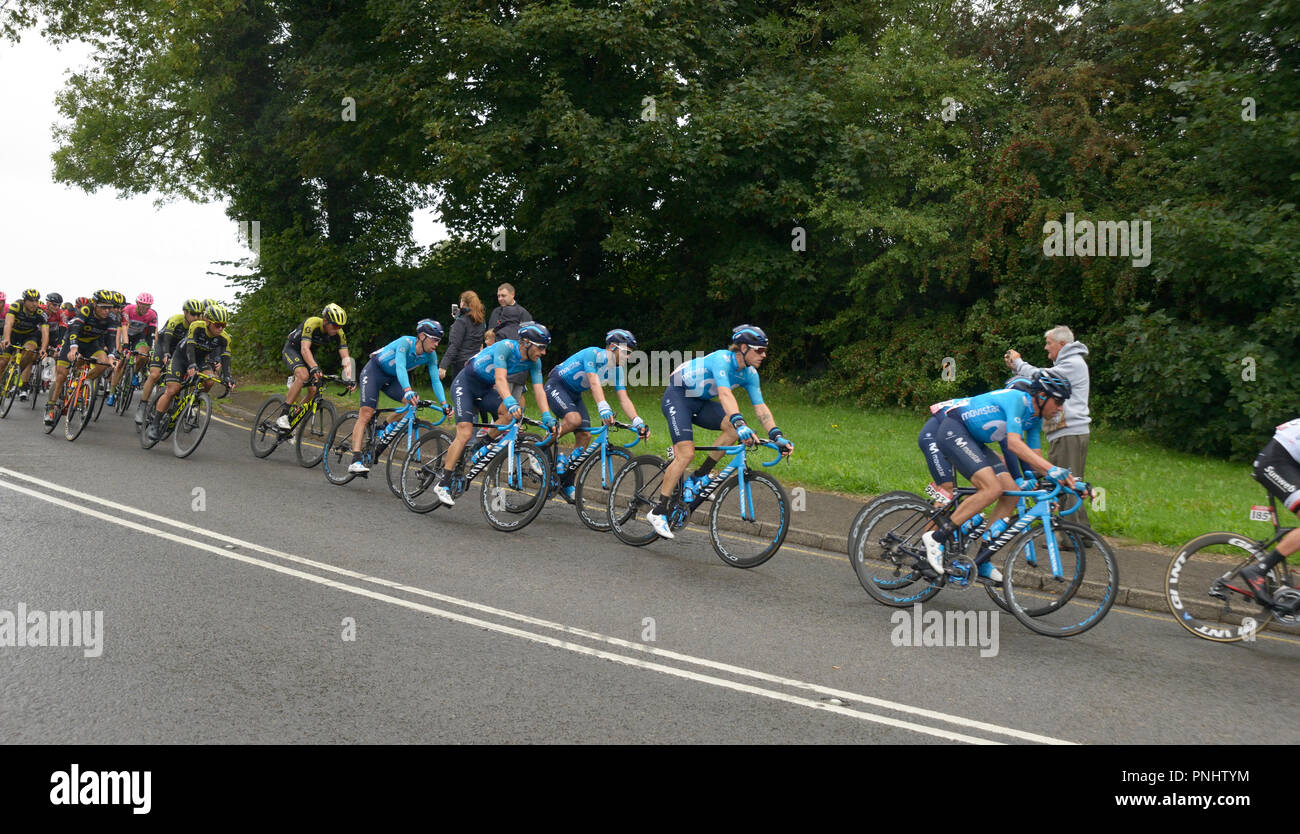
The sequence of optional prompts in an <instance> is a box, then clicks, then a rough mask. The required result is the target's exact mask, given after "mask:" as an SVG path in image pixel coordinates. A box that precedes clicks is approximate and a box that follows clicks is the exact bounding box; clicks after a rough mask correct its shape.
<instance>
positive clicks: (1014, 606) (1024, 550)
mask: <svg viewBox="0 0 1300 834" xmlns="http://www.w3.org/2000/svg"><path fill="white" fill-rule="evenodd" d="M1052 527H1053V531H1052V533H1054V534H1055V535H1056V536H1057V540H1058V541H1061V540H1062V539H1064V540H1065V541H1067V542H1069V544H1067V545H1064V546H1061V547H1060V558H1061V570H1060V573H1061V575H1060V576H1059V577H1057V576H1056V574H1055V573H1054V572H1053V571H1052V570H1051V567H1050V562H1051V560H1050V557H1049V554H1048V549H1047V544H1048V543H1047V535H1051V534H1052V533H1045V532H1044V530H1043V528H1042V527H1033V528H1030V529H1029V530H1026V531H1025V532H1023V533H1021V534H1020V535H1019V536H1016V537H1015V538H1014V539H1012V541H1011V542H1010V543H1009V544H1008V545H1007V550H1009V551H1010V555H1009V556H1008V557H1007V563H1006V567H1004V568H1003V569H1002V593H1003V594H1004V595H1005V597H1006V601H1007V605H1009V606H1010V607H1011V613H1012V614H1014V615H1015V616H1016V619H1017V620H1019V621H1020V622H1022V623H1024V625H1025V627H1026V628H1028V629H1030V630H1031V631H1035V632H1037V633H1039V634H1044V635H1046V636H1048V637H1071V636H1073V635H1076V634H1082V633H1083V632H1085V631H1087V630H1088V629H1090V628H1092V627H1093V626H1095V625H1097V623H1099V622H1101V620H1102V618H1103V617H1105V616H1106V613H1107V612H1108V611H1110V609H1111V606H1113V605H1114V604H1115V597H1116V596H1117V595H1118V594H1119V563H1118V562H1117V561H1116V560H1115V552H1114V551H1113V550H1111V548H1110V545H1109V544H1108V543H1107V542H1106V540H1105V539H1103V538H1102V537H1101V536H1099V535H1097V534H1096V533H1094V532H1093V531H1092V530H1091V529H1089V528H1087V527H1084V526H1082V525H1079V524H1070V523H1068V522H1054V523H1053V524H1052ZM1030 543H1032V544H1033V547H1030V546H1029V545H1030Z"/></svg>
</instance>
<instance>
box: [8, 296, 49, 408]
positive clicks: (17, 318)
mask: <svg viewBox="0 0 1300 834" xmlns="http://www.w3.org/2000/svg"><path fill="white" fill-rule="evenodd" d="M10 345H15V346H19V347H21V348H22V350H23V353H22V355H21V358H20V359H19V367H20V368H21V369H22V391H23V394H24V395H26V393H27V384H28V380H29V379H30V378H31V373H32V363H33V362H34V361H35V360H36V357H37V355H38V353H37V352H38V351H39V352H40V353H44V352H45V351H46V349H47V348H49V346H50V325H49V319H47V318H46V316H45V311H44V310H42V309H41V294H40V293H39V292H37V291H36V290H24V291H23V294H22V297H21V298H20V299H19V300H18V301H15V302H13V303H12V304H10V305H9V307H8V309H7V310H5V319H4V333H3V335H0V379H2V378H3V377H4V372H5V368H7V367H8V366H9V361H10V359H9V357H10V352H9V346H10ZM23 399H24V400H25V399H27V397H26V396H24V397H23Z"/></svg>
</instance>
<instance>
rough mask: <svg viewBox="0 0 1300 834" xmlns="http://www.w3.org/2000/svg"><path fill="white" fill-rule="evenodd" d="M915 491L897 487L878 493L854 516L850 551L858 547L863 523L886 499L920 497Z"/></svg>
mask: <svg viewBox="0 0 1300 834" xmlns="http://www.w3.org/2000/svg"><path fill="white" fill-rule="evenodd" d="M919 497H920V496H918V495H916V494H915V493H911V492H907V491H906V490H901V489H896V490H894V491H893V492H885V493H881V494H880V495H877V496H876V497H875V498H873V499H871V500H870V501H868V502H867V503H866V505H865V506H864V507H863V508H862V509H860V510H858V514H857V515H855V516H854V517H853V523H852V524H850V525H849V552H850V553H852V552H853V551H854V550H856V549H857V546H858V537H859V536H861V535H862V525H863V524H865V523H866V520H867V517H868V516H869V515H871V514H872V513H874V512H875V510H876V509H877V508H878V507H880V506H882V505H883V504H884V503H885V502H886V501H889V500H891V499H893V498H919Z"/></svg>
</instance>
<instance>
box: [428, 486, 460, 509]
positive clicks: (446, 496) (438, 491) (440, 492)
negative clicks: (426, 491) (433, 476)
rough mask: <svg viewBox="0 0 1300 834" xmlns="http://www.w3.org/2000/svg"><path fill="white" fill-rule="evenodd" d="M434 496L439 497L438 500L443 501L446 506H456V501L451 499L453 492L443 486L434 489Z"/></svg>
mask: <svg viewBox="0 0 1300 834" xmlns="http://www.w3.org/2000/svg"><path fill="white" fill-rule="evenodd" d="M433 494H434V495H435V496H437V498H438V500H439V501H441V502H442V503H443V505H444V506H447V507H454V506H456V500H455V499H454V498H452V497H451V490H449V489H447V488H446V487H445V486H443V485H442V484H438V485H437V486H436V487H434V488H433Z"/></svg>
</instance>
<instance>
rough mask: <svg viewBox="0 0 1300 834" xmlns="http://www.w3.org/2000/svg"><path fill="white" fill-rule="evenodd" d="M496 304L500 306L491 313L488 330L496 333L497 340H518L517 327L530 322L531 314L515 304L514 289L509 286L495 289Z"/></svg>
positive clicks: (503, 285)
mask: <svg viewBox="0 0 1300 834" xmlns="http://www.w3.org/2000/svg"><path fill="white" fill-rule="evenodd" d="M497 304H499V305H500V306H499V307H497V308H496V309H495V310H493V311H492V318H491V319H489V320H488V329H489V330H491V331H492V332H494V333H496V335H497V338H498V339H518V338H519V325H521V324H523V323H524V322H526V321H532V320H533V316H532V314H531V313H529V312H528V311H527V310H525V309H524V308H523V306H522V305H520V304H516V303H515V288H514V287H512V286H510V285H509V284H502V285H501V286H499V287H497Z"/></svg>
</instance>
